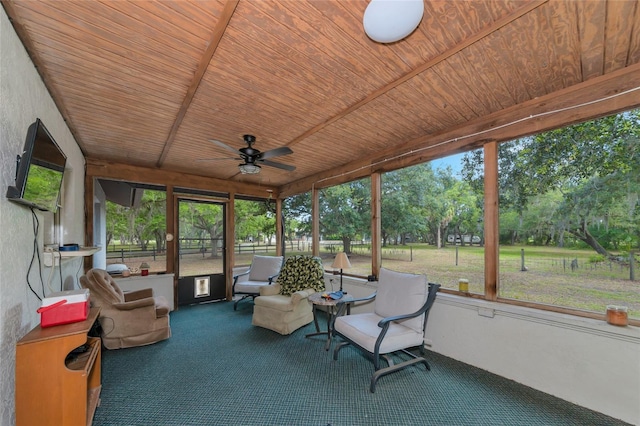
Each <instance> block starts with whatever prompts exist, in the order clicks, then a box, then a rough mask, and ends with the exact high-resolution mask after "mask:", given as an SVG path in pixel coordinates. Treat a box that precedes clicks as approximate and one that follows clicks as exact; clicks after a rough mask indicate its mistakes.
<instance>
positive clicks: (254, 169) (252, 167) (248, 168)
mask: <svg viewBox="0 0 640 426" xmlns="http://www.w3.org/2000/svg"><path fill="white" fill-rule="evenodd" d="M238 167H239V168H240V173H242V174H243V175H256V174H258V173H260V166H258V165H257V164H248V163H245V164H240V165H239V166H238Z"/></svg>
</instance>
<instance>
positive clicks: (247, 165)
mask: <svg viewBox="0 0 640 426" xmlns="http://www.w3.org/2000/svg"><path fill="white" fill-rule="evenodd" d="M242 138H243V139H244V141H245V143H246V144H247V146H246V147H244V148H240V149H238V150H236V149H235V148H233V147H231V146H229V145H227V144H226V143H224V142H221V141H219V140H216V139H210V140H209V141H210V142H213V143H215V144H216V145H218V146H220V147H222V148H224V149H226V150H228V151H232V152H233V153H236V154H239V155H240V158H235V159H236V160H241V161H244V163H241V164H239V165H238V167H239V168H240V172H241V173H243V174H256V173H260V168H261V165H265V166H270V167H275V168H277V169H282V170H286V171H289V172H292V171H294V170H295V169H296V168H295V167H294V166H290V165H288V164H282V163H278V162H275V161H270V160H269V158H274V157H280V156H282V155H289V154H293V151H292V150H291V148H289V147H288V146H281V147H279V148H274V149H270V150H269V151H265V152H261V151H259V150H257V149H256V148H254V147H253V144H254V143H255V141H256V137H255V136H253V135H244V136H243V137H242ZM204 161H206V160H204Z"/></svg>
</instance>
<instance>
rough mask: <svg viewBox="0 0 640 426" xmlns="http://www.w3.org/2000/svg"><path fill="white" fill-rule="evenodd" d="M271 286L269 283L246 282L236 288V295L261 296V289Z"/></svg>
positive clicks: (238, 284)
mask: <svg viewBox="0 0 640 426" xmlns="http://www.w3.org/2000/svg"><path fill="white" fill-rule="evenodd" d="M265 285H269V281H251V280H249V281H244V282H239V283H237V284H236V286H235V292H236V293H249V294H260V287H264V286H265Z"/></svg>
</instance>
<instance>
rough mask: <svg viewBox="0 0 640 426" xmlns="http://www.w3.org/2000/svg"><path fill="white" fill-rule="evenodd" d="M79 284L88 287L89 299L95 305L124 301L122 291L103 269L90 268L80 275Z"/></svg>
mask: <svg viewBox="0 0 640 426" xmlns="http://www.w3.org/2000/svg"><path fill="white" fill-rule="evenodd" d="M80 284H81V285H82V287H84V288H88V289H89V293H90V297H91V301H92V303H93V304H94V305H95V306H103V305H113V304H114V303H122V302H124V293H123V292H122V290H121V289H120V287H118V284H116V282H115V281H114V279H113V278H112V277H111V275H109V273H108V272H107V271H105V270H104V269H97V268H94V269H90V270H89V271H88V272H87V273H86V274H85V275H84V276H82V277H80Z"/></svg>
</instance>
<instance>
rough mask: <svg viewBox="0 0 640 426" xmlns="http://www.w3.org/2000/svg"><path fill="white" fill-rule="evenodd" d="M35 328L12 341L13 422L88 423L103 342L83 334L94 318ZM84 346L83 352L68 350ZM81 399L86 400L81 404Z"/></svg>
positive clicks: (95, 395) (97, 392)
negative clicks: (14, 409)
mask: <svg viewBox="0 0 640 426" xmlns="http://www.w3.org/2000/svg"><path fill="white" fill-rule="evenodd" d="M99 314H100V309H99V308H92V309H91V310H90V312H89V316H88V318H87V319H86V320H85V321H79V322H75V323H72V324H64V325H57V326H53V327H46V328H42V327H41V326H37V327H35V328H34V329H33V330H31V331H30V332H29V333H27V334H26V335H25V336H24V337H23V338H22V339H20V341H18V343H17V344H16V388H15V389H16V425H17V426H22V425H27V426H31V425H39V426H40V425H42V426H44V425H51V426H58V425H71V426H75V425H79V426H80V425H91V423H92V422H93V415H94V413H95V410H96V407H98V405H99V404H100V391H101V389H102V385H101V383H100V374H101V368H102V367H101V356H102V344H101V341H100V338H99V337H89V336H87V333H89V330H90V329H91V327H92V326H93V324H94V322H95V321H96V320H97V319H98V315H99ZM85 344H87V345H88V349H87V350H86V351H85V352H81V353H78V354H73V355H72V356H69V355H70V353H71V352H72V351H73V350H74V349H75V348H78V347H79V346H82V345H85ZM80 401H85V402H86V404H85V403H80Z"/></svg>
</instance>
